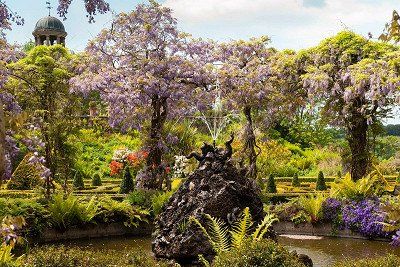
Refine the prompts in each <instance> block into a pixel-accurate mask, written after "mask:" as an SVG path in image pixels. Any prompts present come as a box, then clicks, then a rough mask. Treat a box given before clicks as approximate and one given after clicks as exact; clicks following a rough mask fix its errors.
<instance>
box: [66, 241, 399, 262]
mask: <svg viewBox="0 0 400 267" xmlns="http://www.w3.org/2000/svg"><path fill="white" fill-rule="evenodd" d="M278 241H279V243H280V244H283V245H285V246H287V248H288V249H289V250H291V251H292V250H296V251H297V252H298V253H301V254H307V255H308V256H310V257H311V259H312V260H313V262H314V266H315V267H329V266H331V265H332V264H334V263H335V262H337V261H339V260H344V259H347V258H349V259H361V258H367V257H376V256H382V255H385V254H388V253H392V254H396V255H398V256H400V249H399V248H397V249H396V248H393V247H392V246H390V245H389V244H388V243H387V242H381V241H369V240H361V239H349V238H328V237H323V238H322V237H312V236H310V237H308V236H279V238H278ZM63 244H64V245H66V246H72V247H79V248H81V249H106V250H107V249H110V250H126V251H129V250H141V251H144V252H146V253H149V254H150V253H151V238H150V237H144V238H137V237H112V238H96V239H90V240H75V241H69V242H66V243H63Z"/></svg>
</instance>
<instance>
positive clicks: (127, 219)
mask: <svg viewBox="0 0 400 267" xmlns="http://www.w3.org/2000/svg"><path fill="white" fill-rule="evenodd" d="M148 215H149V211H147V210H145V209H141V208H138V207H134V206H132V205H131V204H129V203H128V202H127V201H122V202H119V201H115V200H113V199H111V198H110V197H103V198H100V199H99V212H98V214H97V215H96V218H95V219H97V220H98V221H101V222H106V223H110V222H124V225H125V226H134V227H136V226H138V225H139V223H140V222H142V221H143V222H147V216H148Z"/></svg>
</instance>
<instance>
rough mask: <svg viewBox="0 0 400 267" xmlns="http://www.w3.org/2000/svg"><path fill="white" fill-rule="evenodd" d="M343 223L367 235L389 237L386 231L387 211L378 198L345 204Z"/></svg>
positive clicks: (348, 227)
mask: <svg viewBox="0 0 400 267" xmlns="http://www.w3.org/2000/svg"><path fill="white" fill-rule="evenodd" d="M342 212H343V224H344V226H345V227H346V228H347V229H350V230H353V231H356V232H358V233H360V234H362V235H363V236H367V237H388V236H390V233H387V232H385V231H384V226H383V224H382V223H383V222H384V221H385V217H386V215H385V213H384V212H383V211H382V210H381V209H380V202H379V200H376V199H364V200H362V201H351V202H349V203H347V204H346V205H344V206H343V209H342Z"/></svg>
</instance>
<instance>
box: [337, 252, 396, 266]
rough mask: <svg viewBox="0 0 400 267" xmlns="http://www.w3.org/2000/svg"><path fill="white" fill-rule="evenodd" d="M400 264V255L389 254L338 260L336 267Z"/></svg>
mask: <svg viewBox="0 0 400 267" xmlns="http://www.w3.org/2000/svg"><path fill="white" fill-rule="evenodd" d="M398 266H400V257H398V256H395V255H393V254H388V255H386V256H383V257H379V258H376V259H362V260H351V259H349V260H345V261H341V262H338V263H336V264H335V265H334V267H398Z"/></svg>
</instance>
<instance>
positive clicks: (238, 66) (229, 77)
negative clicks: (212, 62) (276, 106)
mask: <svg viewBox="0 0 400 267" xmlns="http://www.w3.org/2000/svg"><path fill="white" fill-rule="evenodd" d="M268 44H269V38H268V37H265V36H262V37H260V38H253V39H250V40H249V41H243V40H239V41H232V42H229V43H222V44H220V45H219V47H218V49H217V52H216V53H217V54H218V55H219V60H220V61H221V62H222V66H221V68H220V71H219V77H220V80H221V87H222V91H223V92H224V98H225V99H226V100H228V101H230V103H229V104H230V105H231V106H232V107H233V108H234V109H235V110H237V111H239V112H242V113H243V115H244V117H245V119H246V125H245V127H244V130H243V152H244V154H245V155H246V157H247V159H246V161H247V162H248V172H247V176H249V177H252V178H256V177H257V156H258V155H259V154H260V151H259V150H260V148H259V147H258V146H257V143H256V135H255V132H254V121H253V113H254V112H256V111H259V110H260V109H261V108H264V107H266V106H267V105H268V104H270V103H269V102H272V100H273V99H274V94H275V93H276V92H275V91H274V90H273V88H272V87H270V86H269V84H268V83H267V80H268V74H269V64H268V59H269V57H271V55H272V54H273V53H274V51H273V50H271V49H269V48H268ZM267 103H268V104H267ZM243 159H244V158H243Z"/></svg>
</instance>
